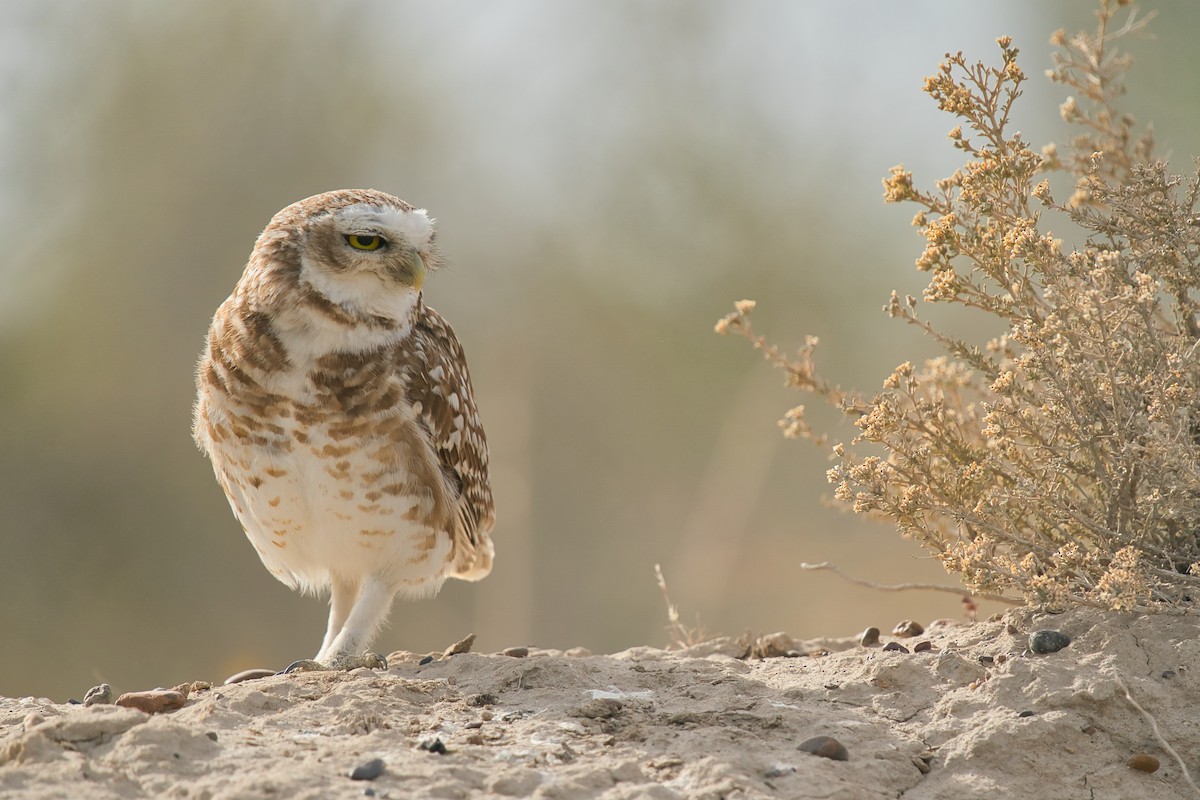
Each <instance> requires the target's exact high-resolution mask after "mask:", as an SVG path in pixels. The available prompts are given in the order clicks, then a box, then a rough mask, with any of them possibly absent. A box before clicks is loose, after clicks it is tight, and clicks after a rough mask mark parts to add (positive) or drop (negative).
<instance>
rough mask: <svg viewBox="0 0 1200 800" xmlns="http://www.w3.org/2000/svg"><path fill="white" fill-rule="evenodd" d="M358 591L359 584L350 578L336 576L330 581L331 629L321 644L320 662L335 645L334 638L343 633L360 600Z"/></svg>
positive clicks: (318, 657) (318, 658)
mask: <svg viewBox="0 0 1200 800" xmlns="http://www.w3.org/2000/svg"><path fill="white" fill-rule="evenodd" d="M358 590H359V582H358V581H356V580H352V579H350V578H344V577H342V576H339V575H335V576H333V579H332V580H331V581H330V594H329V627H327V628H326V629H325V639H324V641H322V642H321V649H320V651H319V652H318V653H317V660H318V661H320V660H321V653H324V652H326V651H327V650H328V649H329V645H330V644H332V643H333V640H334V638H336V637H337V635H338V634H339V633H341V631H342V628H343V627H344V626H345V624H346V619H347V618H348V617H349V616H350V609H352V608H353V607H354V601H355V600H357V599H358Z"/></svg>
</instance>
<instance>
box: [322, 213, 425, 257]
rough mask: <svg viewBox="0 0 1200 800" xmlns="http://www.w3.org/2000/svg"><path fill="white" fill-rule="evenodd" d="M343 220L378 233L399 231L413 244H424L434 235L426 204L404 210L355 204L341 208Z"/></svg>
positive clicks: (339, 215) (347, 223)
mask: <svg viewBox="0 0 1200 800" xmlns="http://www.w3.org/2000/svg"><path fill="white" fill-rule="evenodd" d="M338 218H339V221H341V222H342V223H343V224H345V225H350V226H357V227H359V228H360V229H361V230H364V231H370V232H371V233H375V234H381V235H384V234H391V235H392V236H396V235H399V236H400V237H402V238H403V239H404V240H405V241H406V242H407V243H408V244H409V245H411V246H413V247H421V246H423V245H425V244H428V243H429V240H430V239H432V238H433V220H431V219H430V218H429V215H428V213H427V212H426V211H425V209H423V208H414V209H413V210H412V211H404V210H402V209H399V208H391V207H388V206H375V205H366V204H361V205H354V206H349V207H347V208H344V209H342V210H341V211H340V212H338Z"/></svg>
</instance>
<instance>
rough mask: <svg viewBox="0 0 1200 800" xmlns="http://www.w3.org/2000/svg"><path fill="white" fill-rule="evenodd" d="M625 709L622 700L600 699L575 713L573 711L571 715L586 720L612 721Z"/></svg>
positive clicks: (585, 705) (576, 710) (581, 707)
mask: <svg viewBox="0 0 1200 800" xmlns="http://www.w3.org/2000/svg"><path fill="white" fill-rule="evenodd" d="M624 707H625V706H624V704H623V703H622V702H621V701H620V700H613V699H612V698H609V697H600V698H597V699H595V700H592V701H591V702H588V703H585V704H584V705H582V706H580V707H579V708H577V709H575V710H574V711H571V712H570V714H571V716H572V717H583V718H585V719H611V718H612V717H615V716H617V715H618V714H620V713H621V709H622V708H624Z"/></svg>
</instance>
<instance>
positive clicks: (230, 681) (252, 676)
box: [225, 669, 275, 686]
mask: <svg viewBox="0 0 1200 800" xmlns="http://www.w3.org/2000/svg"><path fill="white" fill-rule="evenodd" d="M274 674H275V670H273V669H244V670H242V671H241V672H237V673H234V674H233V675H230V676H229V677H228V678H226V679H225V685H226V686H232V685H234V684H235V683H241V682H242V681H257V680H261V679H263V678H269V677H271V676H272V675H274Z"/></svg>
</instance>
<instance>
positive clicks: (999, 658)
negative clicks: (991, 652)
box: [996, 653, 1008, 664]
mask: <svg viewBox="0 0 1200 800" xmlns="http://www.w3.org/2000/svg"><path fill="white" fill-rule="evenodd" d="M1005 661H1008V654H1007V653H1001V654H1000V655H998V656H996V663H997V664H1003V663H1004V662H1005Z"/></svg>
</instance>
